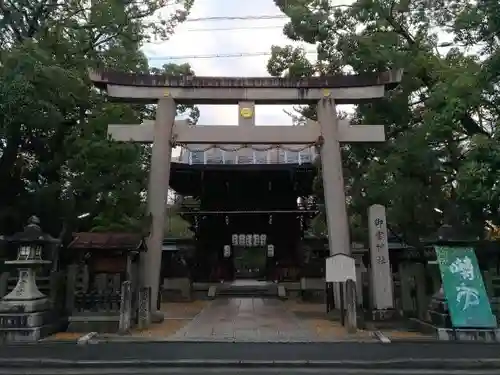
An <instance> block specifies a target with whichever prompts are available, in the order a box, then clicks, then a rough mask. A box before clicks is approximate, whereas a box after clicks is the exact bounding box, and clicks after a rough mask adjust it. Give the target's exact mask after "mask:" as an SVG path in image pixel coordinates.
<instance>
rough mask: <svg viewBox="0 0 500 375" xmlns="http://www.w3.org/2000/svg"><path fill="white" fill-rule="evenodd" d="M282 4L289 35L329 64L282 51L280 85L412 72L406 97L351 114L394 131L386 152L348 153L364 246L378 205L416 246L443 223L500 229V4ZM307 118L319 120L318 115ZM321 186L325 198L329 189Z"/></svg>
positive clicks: (276, 68)
mask: <svg viewBox="0 0 500 375" xmlns="http://www.w3.org/2000/svg"><path fill="white" fill-rule="evenodd" d="M275 3H276V4H277V5H278V6H279V7H280V9H281V10H282V11H283V12H284V13H285V14H287V15H288V16H289V17H290V22H289V23H288V24H287V25H286V26H285V28H284V33H285V35H287V36H288V37H289V38H290V39H291V40H294V41H303V42H306V43H311V44H314V45H316V47H317V52H318V55H317V56H318V59H317V61H316V62H314V63H313V62H310V61H308V60H307V58H306V56H305V54H304V52H303V51H302V50H300V49H297V48H293V47H291V46H287V47H274V48H273V49H272V57H271V59H270V61H269V63H268V70H269V71H270V73H271V74H272V75H275V76H282V75H291V76H304V77H307V76H311V75H313V74H319V75H329V74H330V75H331V74H338V73H342V72H346V71H350V72H354V73H364V72H373V71H381V70H387V69H396V68H403V69H404V70H405V75H404V77H403V81H402V83H401V84H400V85H399V87H398V88H397V89H395V90H393V91H392V92H390V93H389V94H388V95H387V96H386V97H385V98H383V99H382V100H378V101H376V102H373V103H369V104H363V105H359V106H357V107H356V110H355V112H354V113H351V114H348V116H349V118H350V119H351V120H352V121H353V122H354V123H361V122H362V123H366V124H370V123H372V124H383V125H385V128H386V135H387V142H385V143H384V144H380V145H367V144H361V145H355V144H352V145H344V146H343V150H342V152H343V160H344V175H345V180H346V189H347V193H348V207H349V212H350V218H351V224H352V225H351V227H352V231H353V237H357V236H360V237H364V238H366V230H365V228H367V222H366V210H367V208H368V206H369V205H371V204H373V203H380V204H384V205H386V206H387V208H388V221H389V223H390V226H391V228H392V230H393V231H394V232H395V233H397V234H399V235H401V236H402V237H404V240H406V241H407V242H408V243H413V244H417V243H419V239H420V238H421V237H423V236H427V235H429V234H431V233H433V232H434V231H435V230H436V228H437V226H438V225H439V224H440V223H441V222H442V221H443V220H446V221H448V222H452V223H454V224H457V225H464V224H466V225H468V226H469V227H471V228H473V229H474V231H475V233H479V232H481V231H482V227H483V225H484V220H485V219H490V220H493V221H495V222H498V213H497V212H496V211H497V210H496V209H494V208H495V207H498V203H500V201H495V200H494V199H496V197H497V195H496V193H493V192H492V190H493V191H497V189H498V188H497V185H498V184H497V178H496V173H495V172H494V168H495V166H496V165H498V163H497V160H499V159H498V158H497V156H496V155H497V154H498V151H497V148H498V146H497V142H495V141H494V139H495V138H496V132H497V130H496V123H497V121H498V110H497V108H498V105H497V100H498V94H497V92H496V90H497V88H496V87H497V86H498V85H495V83H496V79H497V77H498V65H495V64H496V61H499V60H498V59H497V57H496V56H497V55H498V48H497V43H498V42H497V40H496V38H495V37H494V35H496V34H495V33H496V32H497V31H500V29H498V26H497V25H498V23H497V22H496V21H495V20H496V18H497V16H495V15H497V14H498V13H495V12H496V11H497V10H498V9H497V8H498V6H493V5H492V4H490V3H488V2H486V1H484V2H481V1H480V2H478V3H477V5H476V4H474V5H471V4H470V2H467V1H460V0H454V1H448V0H445V1H439V2H427V1H414V2H409V1H406V0H400V1H394V0H358V1H356V2H354V3H353V4H352V5H350V6H335V5H333V4H332V3H331V2H330V1H325V0H287V1H281V0H275ZM486 3H488V4H486ZM495 17H496V18H495ZM442 32H446V33H447V35H446V38H447V39H448V41H447V42H446V43H442V41H440V38H439V35H438V34H439V33H442ZM471 49H476V50H477V49H480V55H478V54H471V53H470V50H471ZM302 114H303V115H304V116H306V117H309V118H313V119H314V118H315V109H314V108H307V109H305V110H302ZM480 155H481V156H482V157H480ZM478 166H480V168H479V169H477V167H478ZM473 170H474V171H475V172H474V173H472V171H473ZM479 181H481V182H482V183H479ZM317 187H318V189H317V194H318V195H319V196H320V197H321V196H322V189H321V183H318V184H317ZM493 198H494V199H493ZM435 208H438V209H439V210H442V211H443V212H444V217H443V216H442V215H441V214H440V213H438V212H436V210H435ZM321 220H322V218H321V217H320V218H318V219H317V221H319V222H320V221H321ZM318 225H319V228H321V225H320V224H318ZM320 231H321V229H320Z"/></svg>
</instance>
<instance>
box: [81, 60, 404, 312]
mask: <svg viewBox="0 0 500 375" xmlns="http://www.w3.org/2000/svg"><path fill="white" fill-rule="evenodd" d="M401 76H402V71H400V70H398V71H389V72H383V73H375V74H364V75H339V76H332V77H314V78H303V79H298V80H297V79H288V78H229V77H193V76H183V77H173V76H165V75H149V74H143V75H138V74H128V73H120V72H112V71H102V72H94V71H93V72H91V73H90V78H91V80H92V82H93V83H94V84H95V85H96V86H97V87H99V88H102V89H105V90H106V91H107V93H108V96H109V97H110V99H111V100H113V101H122V102H131V103H148V104H153V103H157V104H158V107H157V111H156V119H155V121H151V122H145V123H143V124H141V125H110V127H109V133H110V134H111V136H112V137H113V139H115V140H117V141H125V142H128V141H132V142H143V143H153V150H152V156H151V171H150V178H149V190H148V208H149V212H150V213H151V215H152V227H151V233H150V236H149V238H148V251H147V252H146V253H144V259H142V258H141V263H142V267H141V273H142V277H143V286H147V287H150V288H151V306H152V307H155V306H156V305H157V298H158V288H159V284H158V283H159V277H160V264H161V256H162V254H161V245H162V241H163V234H164V233H163V231H164V228H165V219H166V199H167V193H168V185H169V179H170V162H171V150H172V145H173V144H174V143H173V141H174V140H175V142H176V143H179V144H313V143H317V142H318V140H320V144H321V147H320V155H321V160H322V174H323V176H322V177H323V186H324V195H325V208H326V217H327V225H328V241H329V248H330V254H337V253H343V254H347V255H350V239H349V227H348V218H347V211H346V197H345V192H344V179H343V173H342V160H341V153H340V143H341V142H383V141H384V140H385V134H384V127H383V125H350V124H349V123H348V122H346V121H342V120H339V119H338V118H337V114H336V108H335V106H336V104H357V103H360V102H366V101H371V100H373V99H377V98H381V97H383V96H384V93H385V89H386V87H389V88H390V87H391V86H394V85H397V84H398V83H399V82H400V80H401ZM176 104H238V105H239V109H240V111H239V124H238V125H239V126H233V127H230V126H189V125H188V124H187V122H185V121H175V115H176ZM256 104H316V105H317V119H318V121H317V122H312V121H310V122H309V123H308V124H307V125H305V126H295V127H283V126H262V127H257V126H253V125H255V116H254V106H255V105H256ZM374 287H375V288H376V286H374Z"/></svg>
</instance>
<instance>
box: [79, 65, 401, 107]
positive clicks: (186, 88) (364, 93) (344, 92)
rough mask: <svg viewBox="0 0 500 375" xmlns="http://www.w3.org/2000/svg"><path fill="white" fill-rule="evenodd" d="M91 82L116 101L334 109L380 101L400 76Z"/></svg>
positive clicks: (118, 76)
mask: <svg viewBox="0 0 500 375" xmlns="http://www.w3.org/2000/svg"><path fill="white" fill-rule="evenodd" d="M89 75H90V79H91V80H92V82H93V83H94V84H95V85H96V86H97V87H100V88H103V89H106V90H107V92H108V95H109V96H110V98H113V99H114V100H117V101H127V102H144V103H156V102H157V101H158V99H160V98H164V97H171V98H172V99H174V100H175V101H176V102H177V103H182V104H237V103H238V102H241V101H252V102H255V104H315V103H317V102H318V100H320V99H321V98H324V97H325V90H328V97H330V98H332V99H333V100H335V102H336V103H337V104H356V103H359V102H363V101H369V100H373V99H375V98H380V97H382V96H383V95H384V91H385V89H386V88H391V87H392V86H394V85H396V84H398V83H399V82H400V81H401V76H402V70H392V71H387V72H382V73H366V74H358V75H336V76H325V77H310V78H298V79H296V78H273V77H197V76H187V75H184V76H171V75H159V74H135V73H123V72H116V71H110V70H103V71H99V72H98V71H90V73H89Z"/></svg>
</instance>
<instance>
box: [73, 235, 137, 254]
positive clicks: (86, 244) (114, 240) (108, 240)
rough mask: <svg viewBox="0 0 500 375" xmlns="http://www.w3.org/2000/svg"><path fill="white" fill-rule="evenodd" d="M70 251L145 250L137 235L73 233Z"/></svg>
mask: <svg viewBox="0 0 500 375" xmlns="http://www.w3.org/2000/svg"><path fill="white" fill-rule="evenodd" d="M68 249H72V250H126V251H132V250H138V251H141V250H145V249H146V246H145V241H144V237H143V236H142V235H141V234H137V233H120V232H107V233H106V232H105V233H95V232H79V233H73V241H71V243H70V244H69V245H68Z"/></svg>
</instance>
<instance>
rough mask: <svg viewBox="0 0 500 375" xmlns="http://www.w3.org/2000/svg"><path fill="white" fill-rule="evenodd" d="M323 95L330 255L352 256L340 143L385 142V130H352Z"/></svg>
mask: <svg viewBox="0 0 500 375" xmlns="http://www.w3.org/2000/svg"><path fill="white" fill-rule="evenodd" d="M324 95H325V96H324V98H323V99H321V100H320V101H319V102H318V109H317V113H318V122H319V124H320V128H321V135H322V138H323V139H322V144H321V148H320V155H321V166H322V168H321V169H322V174H323V176H322V177H323V193H324V198H325V209H326V220H327V227H328V245H329V248H330V255H334V254H338V253H342V254H346V255H349V256H351V241H350V236H349V223H348V216H347V208H346V195H345V190H344V189H345V186H344V176H343V168H342V155H341V149H340V143H342V142H345V143H350V142H384V141H385V132H384V126H383V125H352V126H351V125H349V124H348V123H347V122H346V121H344V120H339V119H338V117H337V113H336V108H335V100H334V98H332V97H331V96H330V95H329V91H328V90H325V94H324ZM357 282H361V280H357ZM373 287H374V288H376V287H377V286H376V285H373ZM337 289H338V288H337ZM339 294H340V293H338V290H336V293H335V305H336V306H337V307H338V306H339V305H340V303H339V302H340V298H339ZM358 298H359V297H358ZM346 303H347V304H348V305H349V304H355V303H356V301H346Z"/></svg>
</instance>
